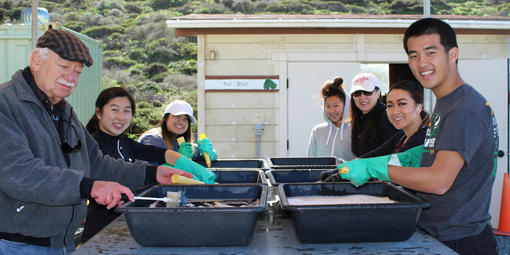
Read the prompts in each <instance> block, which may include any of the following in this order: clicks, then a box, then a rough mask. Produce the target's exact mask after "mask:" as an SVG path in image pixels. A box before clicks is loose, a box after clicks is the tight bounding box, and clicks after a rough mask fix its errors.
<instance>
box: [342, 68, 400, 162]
mask: <svg viewBox="0 0 510 255" xmlns="http://www.w3.org/2000/svg"><path fill="white" fill-rule="evenodd" d="M350 105H351V109H350V116H349V120H350V122H351V149H352V153H354V155H355V156H356V157H361V156H362V155H364V154H366V153H368V152H369V151H371V150H374V149H375V148H377V147H379V146H381V144H383V143H384V142H385V141H387V140H388V139H389V138H390V137H391V136H392V135H393V134H395V132H397V130H396V129H395V128H394V127H393V126H392V125H391V123H390V122H389V121H388V116H387V115H386V113H385V110H386V107H385V106H384V104H383V103H382V102H381V84H380V82H379V79H377V77H376V76H375V75H373V74H371V73H361V74H358V75H356V76H355V77H354V79H353V80H352V87H351V104H350Z"/></svg>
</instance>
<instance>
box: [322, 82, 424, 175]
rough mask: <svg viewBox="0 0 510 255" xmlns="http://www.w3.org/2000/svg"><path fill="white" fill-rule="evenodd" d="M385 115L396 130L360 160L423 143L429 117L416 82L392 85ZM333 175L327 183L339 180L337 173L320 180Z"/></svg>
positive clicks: (334, 171) (331, 173)
mask: <svg viewBox="0 0 510 255" xmlns="http://www.w3.org/2000/svg"><path fill="white" fill-rule="evenodd" d="M386 114H387V115H388V120H389V121H390V123H391V124H392V125H393V126H394V127H395V128H396V129H398V130H399V131H398V132H397V133H395V134H394V135H393V136H392V137H390V138H389V139H388V141H386V142H385V143H383V144H382V145H381V146H379V147H378V148H377V149H375V150H372V151H370V152H369V153H367V154H365V155H363V156H361V158H367V160H371V159H369V158H372V157H378V156H383V155H389V154H392V153H399V152H403V151H406V150H408V149H411V148H414V147H416V146H419V145H422V144H423V141H424V140H425V133H426V131H427V124H428V122H429V117H428V114H427V112H425V111H424V110H423V88H422V87H421V85H420V84H419V83H418V82H416V81H409V80H405V81H400V82H397V83H395V84H394V85H392V86H391V88H390V91H389V92H388V95H387V97H386ZM334 174H336V176H333V177H331V178H332V179H330V180H328V181H332V180H333V179H338V180H340V176H339V173H338V171H337V170H332V171H327V172H324V173H322V174H321V175H320V176H319V180H321V181H325V180H327V178H328V177H330V176H331V175H334Z"/></svg>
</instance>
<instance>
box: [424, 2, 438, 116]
mask: <svg viewBox="0 0 510 255" xmlns="http://www.w3.org/2000/svg"><path fill="white" fill-rule="evenodd" d="M423 17H424V18H428V17H430V0H423ZM435 100H436V98H435V97H434V95H433V94H432V91H431V90H430V89H424V91H423V109H424V110H425V111H427V112H428V113H432V110H433V109H434V101H435Z"/></svg>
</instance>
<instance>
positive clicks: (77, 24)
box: [64, 20, 87, 32]
mask: <svg viewBox="0 0 510 255" xmlns="http://www.w3.org/2000/svg"><path fill="white" fill-rule="evenodd" d="M64 27H67V28H69V29H71V30H74V31H76V32H80V31H82V30H83V29H84V28H85V27H87V24H85V22H83V21H74V20H73V21H69V22H66V23H64Z"/></svg>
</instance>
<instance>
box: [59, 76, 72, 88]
mask: <svg viewBox="0 0 510 255" xmlns="http://www.w3.org/2000/svg"><path fill="white" fill-rule="evenodd" d="M57 82H59V83H62V84H64V85H66V86H69V87H71V88H74V86H75V84H74V82H68V81H66V80H64V79H62V78H58V80H57Z"/></svg>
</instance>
